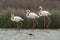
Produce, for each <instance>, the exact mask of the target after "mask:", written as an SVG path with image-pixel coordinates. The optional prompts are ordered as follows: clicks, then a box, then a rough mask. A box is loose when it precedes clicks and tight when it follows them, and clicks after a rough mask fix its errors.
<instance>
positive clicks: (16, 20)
mask: <svg viewBox="0 0 60 40" xmlns="http://www.w3.org/2000/svg"><path fill="white" fill-rule="evenodd" d="M11 21H14V22H17V28H18V29H19V27H18V22H19V21H20V22H21V21H23V18H21V17H19V16H15V15H14V14H11ZM22 24H23V23H22V22H21V26H22Z"/></svg>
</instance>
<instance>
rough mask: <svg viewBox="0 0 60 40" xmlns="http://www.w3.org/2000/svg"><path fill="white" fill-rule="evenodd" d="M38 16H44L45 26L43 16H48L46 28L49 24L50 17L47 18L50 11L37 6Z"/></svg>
mask: <svg viewBox="0 0 60 40" xmlns="http://www.w3.org/2000/svg"><path fill="white" fill-rule="evenodd" d="M39 9H40V11H39V16H44V27H45V17H47V18H48V20H49V22H48V24H47V28H48V26H49V24H50V23H51V19H50V18H49V15H51V13H50V12H49V11H46V10H43V8H42V6H39Z"/></svg>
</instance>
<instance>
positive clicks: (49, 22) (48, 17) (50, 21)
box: [47, 16, 51, 28]
mask: <svg viewBox="0 0 60 40" xmlns="http://www.w3.org/2000/svg"><path fill="white" fill-rule="evenodd" d="M47 18H48V20H49V22H48V24H47V28H48V26H49V24H50V23H51V19H50V18H49V17H48V16H47Z"/></svg>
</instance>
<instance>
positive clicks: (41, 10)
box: [39, 8, 43, 16]
mask: <svg viewBox="0 0 60 40" xmlns="http://www.w3.org/2000/svg"><path fill="white" fill-rule="evenodd" d="M42 10H43V9H42V8H41V10H40V11H39V16H41V12H42Z"/></svg>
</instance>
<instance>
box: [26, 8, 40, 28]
mask: <svg viewBox="0 0 60 40" xmlns="http://www.w3.org/2000/svg"><path fill="white" fill-rule="evenodd" d="M26 13H27V14H26V17H27V18H30V19H32V20H33V26H32V29H34V27H35V26H36V25H37V24H38V22H37V20H36V18H39V16H38V15H37V14H36V13H34V12H30V10H29V9H28V10H26ZM34 21H35V22H36V24H35V25H34Z"/></svg>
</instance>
